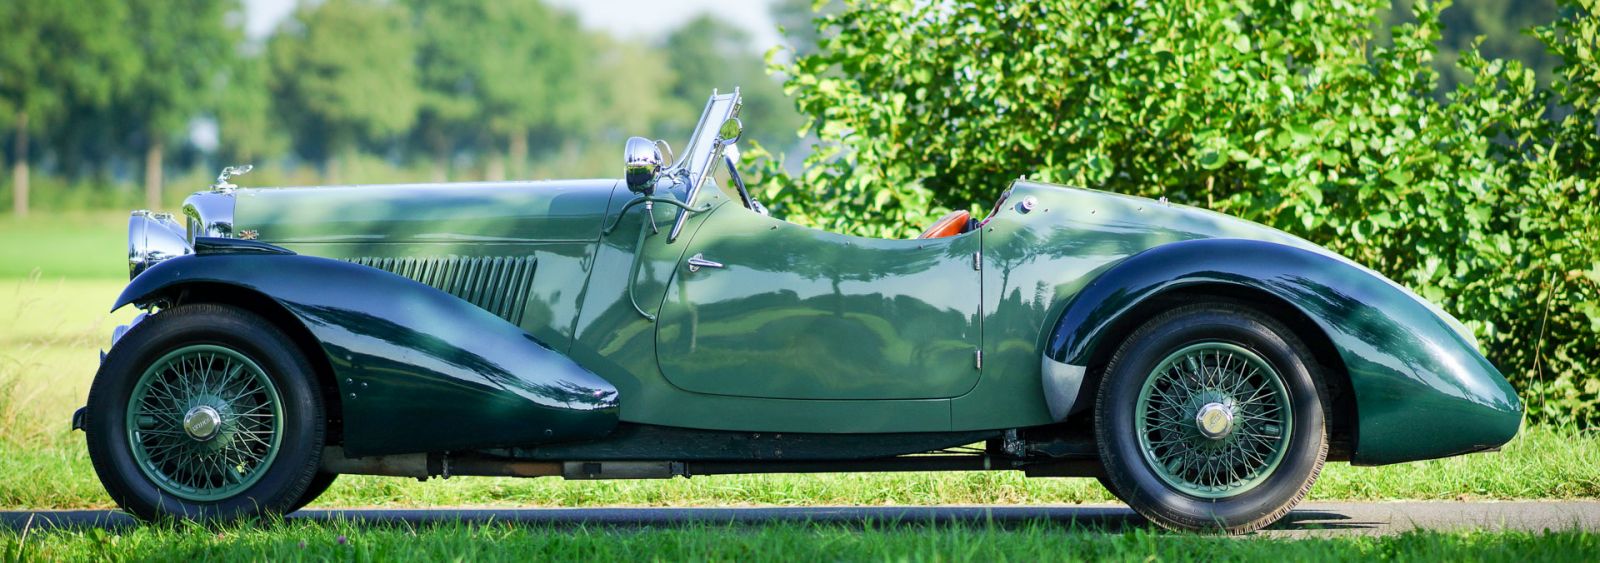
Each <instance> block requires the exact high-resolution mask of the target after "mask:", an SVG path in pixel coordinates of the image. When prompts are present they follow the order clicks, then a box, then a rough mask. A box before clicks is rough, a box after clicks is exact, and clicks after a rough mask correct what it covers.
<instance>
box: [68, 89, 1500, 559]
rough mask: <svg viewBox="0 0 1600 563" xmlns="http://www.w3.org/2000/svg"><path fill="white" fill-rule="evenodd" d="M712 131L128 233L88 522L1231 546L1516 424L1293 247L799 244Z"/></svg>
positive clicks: (1048, 241)
mask: <svg viewBox="0 0 1600 563" xmlns="http://www.w3.org/2000/svg"><path fill="white" fill-rule="evenodd" d="M739 109H740V101H739V95H738V93H737V92H735V93H732V94H724V95H717V94H713V95H712V97H711V99H710V100H709V101H708V104H707V106H706V109H705V111H704V113H703V114H702V117H701V121H700V125H699V127H698V128H697V129H696V132H695V134H694V136H693V137H692V138H691V140H690V142H689V144H688V146H687V149H686V151H685V153H684V156H683V157H682V159H681V160H679V161H677V162H676V163H673V164H671V165H667V164H666V161H667V159H665V158H663V153H664V152H669V151H670V148H668V149H667V150H663V148H664V147H663V146H662V144H661V142H660V141H650V140H648V139H645V138H641V137H635V138H631V139H629V140H628V141H627V143H626V145H625V147H624V175H623V179H621V180H579V181H553V182H551V181H547V182H496V183H460V184H406V185H386V186H335V187H306V188H278V189H242V188H239V187H238V186H235V185H233V184H231V183H229V182H228V178H229V177H231V176H232V175H236V174H238V173H240V172H241V170H240V169H237V168H229V169H226V170H224V171H223V175H222V176H220V177H219V178H218V183H217V184H216V185H214V186H213V187H212V189H211V190H208V191H203V192H199V193H195V194H194V195H191V196H190V197H189V198H188V199H187V200H185V202H184V206H183V217H184V220H185V224H180V223H179V222H178V221H176V220H175V219H174V218H173V217H172V216H170V215H164V214H157V213H152V212H149V211H137V212H134V214H133V216H132V217H131V218H130V220H129V242H128V256H129V274H130V277H131V279H132V281H131V283H129V284H128V286H127V287H126V288H125V289H124V290H123V292H122V294H121V295H120V296H119V297H118V298H117V300H116V303H115V304H114V306H113V309H114V310H115V309H117V308H121V307H124V306H128V305H133V306H135V307H138V308H139V309H141V310H143V311H144V313H142V314H140V315H138V316H137V317H135V320H134V322H133V323H132V324H130V325H128V326H125V327H119V328H118V329H117V330H116V331H115V332H114V333H113V336H112V347H111V350H110V351H109V352H108V353H106V354H105V355H104V356H102V363H101V366H100V370H99V372H98V373H97V375H96V377H95V382H94V384H93V386H92V387H91V391H90V396H89V406H87V407H85V408H84V409H80V410H79V411H78V413H77V414H76V415H75V416H74V421H73V423H74V427H76V428H82V429H84V430H85V434H86V438H87V442H88V446H89V453H90V458H91V460H92V461H93V462H94V464H95V468H96V471H97V473H98V474H99V475H100V477H101V480H102V482H103V483H104V484H106V488H107V491H108V493H110V494H111V496H112V497H113V498H114V499H115V500H116V501H117V503H118V504H119V505H120V506H122V507H124V508H125V509H127V510H129V511H131V512H134V513H135V514H137V515H139V516H141V517H147V518H160V517H167V516H178V517H183V518H195V517H208V516H221V517H236V516H249V515H258V514H264V513H273V512H289V511H293V510H295V509H298V508H299V507H301V506H304V505H305V504H306V503H308V502H310V501H311V500H312V499H314V498H316V496H317V495H318V494H320V493H321V492H322V491H323V490H325V489H326V488H327V487H328V486H329V484H331V483H332V482H333V479H335V478H336V477H337V476H338V475H340V474H371V475H391V476H409V477H418V478H428V477H433V476H442V477H450V476H452V475H478V476H518V477H536V476H556V475H559V476H562V477H564V478H567V479H634V478H664V477H672V476H684V477H688V476H691V475H708V474H730V473H770V472H793V473H813V472H830V471H954V470H970V471H988V470H1020V471H1024V472H1026V473H1027V474H1028V475H1030V476H1046V477H1048V476H1076V477H1089V476H1093V477H1098V478H1100V479H1101V482H1102V484H1104V485H1105V486H1106V487H1107V488H1108V489H1110V490H1111V491H1112V492H1113V493H1114V494H1116V495H1117V496H1118V498H1121V499H1123V500H1124V501H1126V502H1128V504H1129V505H1130V506H1131V507H1132V508H1133V509H1134V510H1135V511H1137V512H1138V513H1139V514H1141V515H1144V516H1146V517H1147V518H1149V519H1151V520H1152V521H1154V522H1156V523H1157V524H1159V525H1162V526H1167V527H1169V528H1174V529H1184V530H1198V529H1222V530H1227V531H1235V532H1238V531H1249V530H1254V529H1258V528H1260V527H1261V526H1265V525H1268V524H1270V523H1271V522H1273V521H1276V520H1277V519H1279V518H1281V517H1282V516H1283V515H1284V514H1285V513H1287V511H1288V510H1290V509H1292V507H1293V506H1294V505H1295V503H1297V502H1298V501H1299V500H1300V499H1301V498H1303V497H1304V495H1305V493H1306V491H1308V490H1309V488H1310V487H1311V484H1312V483H1314V482H1315V480H1316V477H1317V475H1318V472H1319V471H1320V469H1321V467H1322V464H1323V462H1324V461H1326V460H1327V459H1334V460H1342V461H1350V462H1352V463H1357V464H1385V463H1395V462H1402V461H1410V460H1419V459H1429V458H1437V457H1443V456H1450V455H1456V454H1462V453H1468V452H1475V451H1482V450H1488V449H1493V448H1495V447H1498V446H1499V445H1501V444H1503V443H1505V442H1506V441H1508V440H1510V439H1511V438H1512V436H1514V435H1515V434H1516V432H1517V430H1518V428H1519V426H1520V424H1521V420H1522V405H1521V403H1520V401H1519V400H1518V398H1517V396H1516V394H1515V392H1514V391H1513V389H1512V388H1511V387H1510V385H1509V384H1507V382H1506V380H1505V378H1504V377H1502V376H1501V374H1500V373H1499V372H1498V371H1496V369H1495V367H1494V366H1493V365H1491V364H1490V363H1489V362H1488V361H1487V360H1486V359H1485V358H1484V357H1483V356H1482V355H1481V354H1479V352H1478V350H1477V344H1476V342H1475V341H1474V340H1473V338H1472V335H1471V333H1470V332H1469V331H1468V330H1467V329H1466V328H1465V327H1464V326H1462V324H1461V323H1460V322H1458V321H1456V320H1455V319H1454V318H1452V317H1450V315H1448V314H1446V313H1445V312H1444V311H1442V310H1441V309H1439V308H1438V307H1437V306H1435V305H1433V304H1431V303H1428V302H1427V301H1424V300H1423V299H1421V298H1419V297H1418V296H1417V295H1415V294H1414V293H1412V292H1410V291H1407V290H1406V289H1405V288H1403V287H1401V286H1399V285H1397V284H1395V283H1394V282H1392V281H1389V280H1387V279H1385V278H1383V277H1382V276H1380V275H1378V274H1377V273H1375V272H1373V271H1371V270H1368V269H1366V268H1364V267H1362V266H1360V265H1357V264H1355V263H1353V262H1351V261H1349V260H1346V259H1344V258H1342V257H1339V256H1337V255H1335V254H1333V253H1331V252H1329V251H1327V250H1325V249H1323V248H1320V247H1318V246H1316V245H1314V244H1312V243H1310V242H1307V241H1305V240H1302V239H1299V238H1295V237H1293V236H1290V235H1287V234H1284V233H1282V232H1279V231H1276V230H1273V229H1270V228H1267V227H1264V226H1261V225H1258V224H1254V223H1250V222H1248V221H1243V220H1240V219H1237V218H1233V217H1228V216H1225V215H1221V214H1218V213H1213V212H1210V211H1204V210H1199V209H1194V208H1189V207H1184V206H1179V205H1171V204H1168V203H1167V202H1166V201H1164V200H1162V201H1155V200H1149V199H1143V198H1136V197H1128V196H1122V195H1117V194H1111V193H1105V192H1098V191H1093V190H1086V189H1076V188H1068V187H1063V186H1054V185H1048V184H1042V183H1036V182H1028V181H1025V180H1022V181H1017V182H1014V183H1013V184H1012V185H1011V186H1010V187H1009V188H1008V189H1006V190H1005V191H1004V192H1003V193H1002V194H1000V196H999V197H998V198H997V199H998V201H997V202H996V204H995V207H994V210H993V211H992V212H990V213H989V215H988V216H987V217H985V218H984V219H983V220H982V221H981V222H980V221H975V220H973V219H972V218H971V217H970V216H968V215H967V214H966V212H956V213H952V214H950V215H948V216H947V217H946V218H944V219H941V220H940V221H939V222H937V223H936V224H935V225H934V226H933V227H931V228H930V229H929V231H928V232H926V233H924V235H923V236H920V237H917V238H914V239H908V240H890V239H876V238H863V237H855V236H847V235H842V234H838V233H831V232H827V231H823V230H818V229H813V228H807V227H804V226H800V225H796V224H792V223H788V222H785V221H783V220H780V219H776V218H773V217H771V216H770V215H769V214H768V213H767V210H766V209H765V208H764V207H763V206H762V205H761V204H760V202H759V201H757V200H756V199H755V198H754V197H751V195H750V194H749V192H748V191H747V190H746V187H745V185H744V183H743V181H742V179H741V178H740V177H739V173H738V166H737V161H736V159H735V158H734V157H733V156H732V154H731V151H732V150H734V148H735V146H736V145H735V143H736V142H737V140H738V138H739V136H740V135H741V133H742V125H741V124H740V122H739V120H738V118H737V115H738V112H739ZM723 167H725V168H726V171H727V172H726V175H725V176H723V175H720V174H718V172H717V171H718V170H719V169H722V168H723ZM247 170H248V169H245V170H243V171H247ZM708 184H709V185H710V187H707V185H708ZM980 442H981V443H982V447H981V448H975V447H972V446H973V444H977V443H980Z"/></svg>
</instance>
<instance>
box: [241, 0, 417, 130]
mask: <svg viewBox="0 0 1600 563" xmlns="http://www.w3.org/2000/svg"><path fill="white" fill-rule="evenodd" d="M409 20H410V12H409V11H408V10H406V9H405V8H404V7H403V6H399V5H395V4H389V3H386V2H378V1H377V0H328V2H326V3H322V4H318V5H315V6H303V7H301V8H300V9H298V10H296V11H295V15H294V18H293V21H291V22H289V23H288V24H287V25H286V26H285V28H284V29H281V30H280V31H279V32H278V33H277V34H276V35H274V36H273V37H272V40H271V42H270V43H269V44H268V59H269V61H270V62H271V65H272V70H273V74H272V75H273V77H274V80H273V82H272V84H271V88H272V91H273V94H274V96H275V97H276V98H277V99H278V100H279V101H280V103H281V105H280V106H279V107H278V109H279V112H280V113H281V114H282V117H283V118H284V119H285V120H286V121H288V122H290V123H297V124H298V125H299V126H298V127H296V129H297V130H298V131H297V132H298V133H299V134H300V138H298V139H297V142H298V144H299V145H300V146H301V147H304V148H305V149H308V150H307V152H308V153H310V154H307V156H312V157H320V158H324V159H325V158H327V157H329V156H335V155H341V154H343V153H346V152H348V151H350V150H353V149H354V148H355V147H356V143H358V142H362V141H374V140H378V139H383V138H387V137H392V136H395V135H398V134H401V133H403V132H405V131H406V130H407V128H409V127H410V126H411V124H412V122H413V121H414V120H415V119H416V113H417V106H418V103H419V98H420V97H421V96H420V93H419V92H418V88H417V83H416V64H415V61H414V58H415V52H416V41H415V38H414V37H413V36H412V34H411V33H410V32H409V29H408V26H407V24H408V23H409Z"/></svg>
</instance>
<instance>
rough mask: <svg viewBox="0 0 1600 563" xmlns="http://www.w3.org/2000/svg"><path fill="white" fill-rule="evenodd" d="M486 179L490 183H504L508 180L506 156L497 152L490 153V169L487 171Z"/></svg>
mask: <svg viewBox="0 0 1600 563" xmlns="http://www.w3.org/2000/svg"><path fill="white" fill-rule="evenodd" d="M484 175H485V176H486V177H485V179H486V180H489V181H490V182H503V181H505V179H506V155H505V154H503V153H501V152H500V151H497V150H491V151H489V169H488V170H487V171H485V173H484Z"/></svg>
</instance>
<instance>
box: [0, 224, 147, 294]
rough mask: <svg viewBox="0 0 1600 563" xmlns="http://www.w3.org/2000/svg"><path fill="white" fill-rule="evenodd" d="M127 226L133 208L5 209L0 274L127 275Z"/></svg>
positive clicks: (78, 277) (57, 277)
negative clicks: (20, 213)
mask: <svg viewBox="0 0 1600 563" xmlns="http://www.w3.org/2000/svg"><path fill="white" fill-rule="evenodd" d="M127 226H128V214H127V212H111V211H93V212H75V213H50V214H46V213H37V214H34V215H30V216H29V217H27V218H25V219H18V218H17V217H16V216H14V215H10V214H5V215H0V241H3V242H0V279H26V278H29V277H33V276H39V277H40V279H44V280H52V281H54V280H60V279H63V278H65V279H72V280H93V279H104V280H115V279H119V278H120V279H123V280H126V279H127V276H128V250H127V249H128V232H127ZM106 304H107V305H109V304H110V302H109V301H106Z"/></svg>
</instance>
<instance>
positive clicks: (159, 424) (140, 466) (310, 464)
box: [84, 304, 324, 519]
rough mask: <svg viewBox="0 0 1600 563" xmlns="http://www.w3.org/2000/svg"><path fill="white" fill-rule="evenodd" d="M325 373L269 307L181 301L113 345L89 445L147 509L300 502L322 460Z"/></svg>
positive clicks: (265, 507) (96, 392)
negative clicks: (318, 379) (266, 313)
mask: <svg viewBox="0 0 1600 563" xmlns="http://www.w3.org/2000/svg"><path fill="white" fill-rule="evenodd" d="M313 378H314V373H313V372H312V369H311V367H310V365H309V364H308V363H307V362H306V360H305V358H304V357H302V355H301V354H300V353H299V350H298V348H297V347H296V346H295V345H294V343H293V341H291V340H290V339H289V338H288V337H287V336H286V335H284V334H283V333H282V332H281V331H279V330H278V329H276V328H275V327H273V326H272V325H271V324H270V323H269V322H267V321H266V320H265V319H263V318H261V317H259V316H257V315H254V314H252V313H249V312H247V311H244V310H242V309H238V308H234V307H226V306H220V305H209V304H197V305H184V306H179V307H174V308H172V309H169V310H166V311H163V312H161V313H159V314H157V315H155V316H153V317H151V318H150V319H149V320H147V321H145V322H142V323H140V324H139V325H138V326H137V327H135V328H134V329H133V330H132V331H130V332H129V333H128V334H127V335H125V336H124V337H123V338H122V340H121V341H119V342H118V343H117V345H116V346H115V347H114V348H113V349H112V350H111V353H110V354H108V355H107V356H106V359H105V362H104V363H103V364H101V367H100V372H99V373H98V374H97V375H96V376H95V381H94V384H93V386H92V387H91V388H90V391H89V408H88V409H87V414H86V419H85V428H84V430H85V433H86V434H87V437H88V443H89V456H90V458H91V460H92V461H93V462H94V467H95V471H96V473H98V474H99V476H100V481H101V483H103V484H104V485H105V487H106V491H107V492H109V493H110V494H111V498H112V499H113V500H115V501H116V502H117V504H118V505H120V506H121V507H122V508H123V509H125V510H127V511H128V512H131V513H133V514H134V515H136V516H138V517H140V518H145V519H156V518H162V517H169V516H171V517H179V518H191V519H211V518H220V519H229V518H238V517H245V516H254V515H258V514H264V513H283V512H288V511H290V510H293V509H294V508H298V506H296V504H295V503H296V502H298V501H299V499H300V498H301V497H302V496H303V495H304V494H305V493H306V492H307V490H308V488H309V487H310V486H311V484H312V483H313V479H314V478H315V477H316V475H317V469H318V466H319V465H320V462H321V452H322V442H323V432H324V420H323V410H322V397H321V395H320V391H319V389H318V387H317V385H316V383H315V381H314V379H313Z"/></svg>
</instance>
